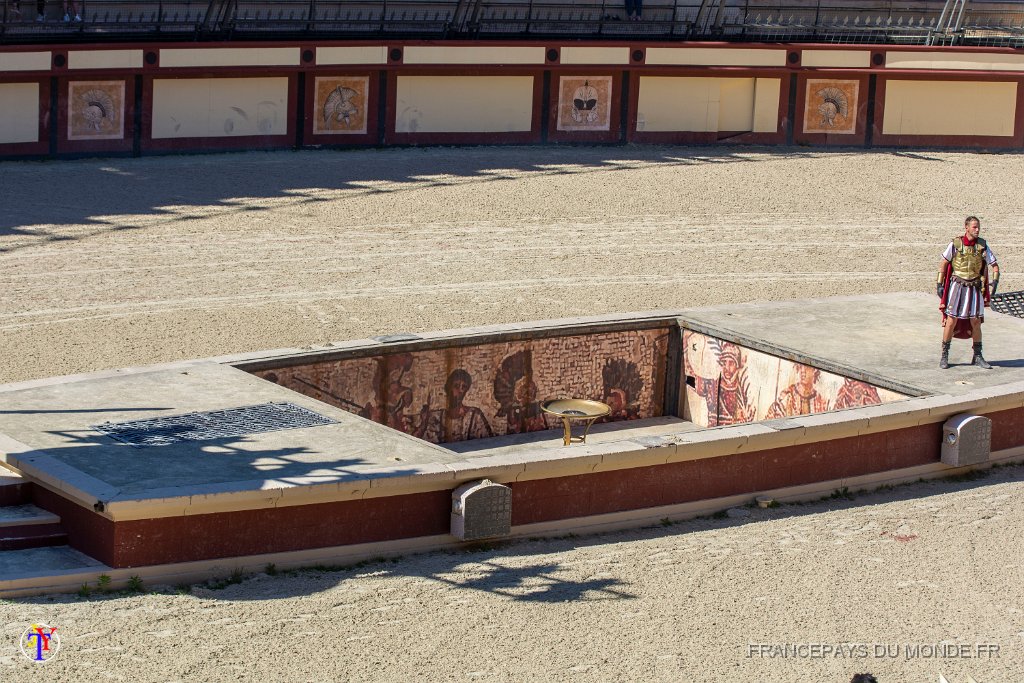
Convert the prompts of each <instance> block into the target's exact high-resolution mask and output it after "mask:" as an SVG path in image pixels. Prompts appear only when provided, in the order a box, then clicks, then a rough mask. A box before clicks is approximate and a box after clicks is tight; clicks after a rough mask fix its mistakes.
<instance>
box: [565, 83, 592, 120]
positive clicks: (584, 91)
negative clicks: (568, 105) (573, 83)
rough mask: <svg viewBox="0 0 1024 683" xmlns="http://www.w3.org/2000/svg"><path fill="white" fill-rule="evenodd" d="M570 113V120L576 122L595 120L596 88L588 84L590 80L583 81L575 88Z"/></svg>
mask: <svg viewBox="0 0 1024 683" xmlns="http://www.w3.org/2000/svg"><path fill="white" fill-rule="evenodd" d="M577 82H578V81H577ZM570 113H571V115H572V120H573V121H575V122H576V123H583V122H584V121H585V122H587V123H593V122H594V121H597V117H598V110H597V89H596V88H594V86H592V85H590V81H583V85H581V86H580V87H578V88H576V91H575V92H574V93H573V94H572V111H571V112H570Z"/></svg>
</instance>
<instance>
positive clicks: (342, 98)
mask: <svg viewBox="0 0 1024 683" xmlns="http://www.w3.org/2000/svg"><path fill="white" fill-rule="evenodd" d="M357 97H359V93H358V92H356V91H355V90H353V89H352V88H346V87H345V86H343V85H339V86H338V87H337V88H335V89H334V90H332V91H331V94H330V95H328V96H327V100H326V101H325V102H324V111H323V116H324V122H325V123H326V122H328V121H330V120H331V119H332V118H333V119H334V120H335V122H337V123H343V124H345V126H351V125H352V117H354V116H355V115H356V114H358V113H359V108H358V107H357V106H356V105H355V103H354V102H353V100H355V99H356V98H357Z"/></svg>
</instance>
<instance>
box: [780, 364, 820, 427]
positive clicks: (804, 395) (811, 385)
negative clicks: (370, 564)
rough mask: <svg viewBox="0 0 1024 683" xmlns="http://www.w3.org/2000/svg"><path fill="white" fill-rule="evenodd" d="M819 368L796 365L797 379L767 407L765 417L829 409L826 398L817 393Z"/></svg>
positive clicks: (806, 413) (818, 411) (805, 413)
mask: <svg viewBox="0 0 1024 683" xmlns="http://www.w3.org/2000/svg"><path fill="white" fill-rule="evenodd" d="M820 377H821V370H819V369H818V368H813V367H811V366H810V365H798V366H797V381H796V382H794V383H793V384H790V385H789V386H788V387H786V389H785V390H784V391H782V393H780V394H779V397H778V398H777V399H776V400H775V403H773V404H772V406H771V408H769V409H768V415H767V416H766V418H767V419H769V420H773V419H775V418H778V417H792V416H793V415H808V414H810V413H823V412H825V411H827V410H830V408H829V405H828V399H827V398H825V397H824V396H822V395H821V394H819V393H818V388H817V386H816V385H817V383H818V378H820Z"/></svg>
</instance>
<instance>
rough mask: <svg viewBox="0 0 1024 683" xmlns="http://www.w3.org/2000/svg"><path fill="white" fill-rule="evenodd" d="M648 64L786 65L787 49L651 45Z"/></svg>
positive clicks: (646, 61)
mask: <svg viewBox="0 0 1024 683" xmlns="http://www.w3.org/2000/svg"><path fill="white" fill-rule="evenodd" d="M645 63H646V64H666V65H667V64H692V65H696V66H785V65H786V51H785V50H752V49H748V48H737V49H731V48H720V47H649V48H647V59H646V60H645Z"/></svg>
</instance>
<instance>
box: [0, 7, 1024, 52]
mask: <svg viewBox="0 0 1024 683" xmlns="http://www.w3.org/2000/svg"><path fill="white" fill-rule="evenodd" d="M66 3H70V4H71V7H72V8H73V9H72V10H71V11H69V12H68V14H67V15H66V14H65V7H66ZM75 10H77V14H78V15H79V16H80V17H81V21H76V20H75V17H74V15H75V14H76V12H75ZM37 19H39V18H38V17H37V0H20V2H18V1H17V0H0V42H3V43H8V44H10V43H32V42H55V41H83V42H102V41H107V40H125V39H171V40H173V39H181V40H230V39H261V38H283V37H321V38H389V37H390V38H394V37H402V38H410V39H416V38H423V39H442V38H449V39H451V38H467V39H486V38H521V39H529V38H549V37H561V38H588V39H651V40H683V39H685V40H735V41H762V42H780V41H789V42H797V41H806V42H817V43H869V42H870V43H883V44H884V43H888V44H921V45H1002V46H1012V47H1024V6H1022V3H1021V2H985V3H971V2H970V1H969V0H902V2H899V1H897V0H874V1H871V2H856V0H843V1H842V2H836V1H833V0H803V1H801V0H789V2H773V1H772V0H645V1H644V7H643V12H642V17H641V18H639V19H633V18H630V17H627V16H626V13H625V9H624V5H623V0H77V1H75V0H45V1H44V4H43V13H42V18H41V20H37ZM65 19H67V20H65Z"/></svg>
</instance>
